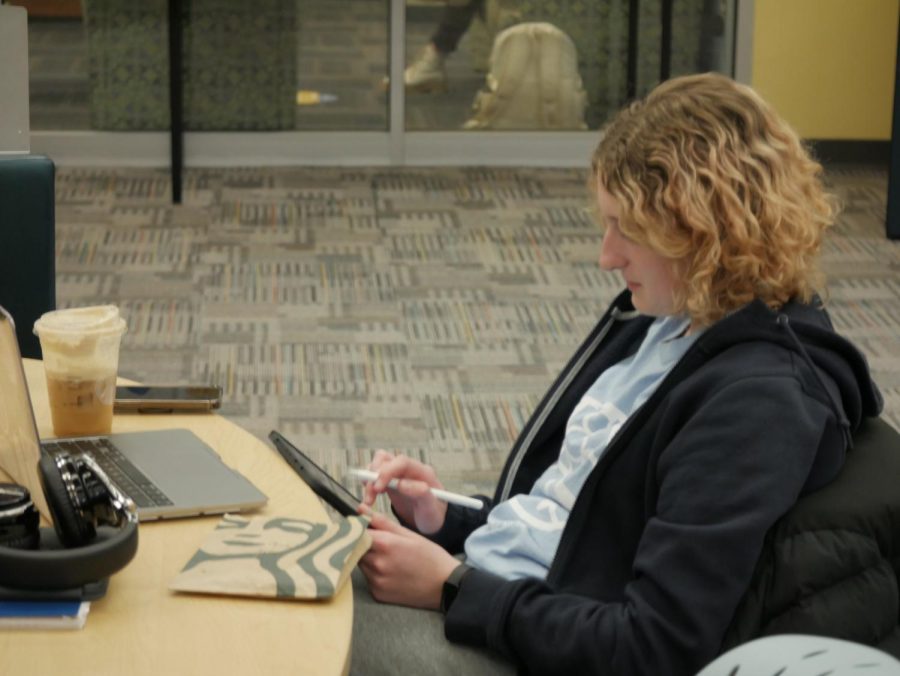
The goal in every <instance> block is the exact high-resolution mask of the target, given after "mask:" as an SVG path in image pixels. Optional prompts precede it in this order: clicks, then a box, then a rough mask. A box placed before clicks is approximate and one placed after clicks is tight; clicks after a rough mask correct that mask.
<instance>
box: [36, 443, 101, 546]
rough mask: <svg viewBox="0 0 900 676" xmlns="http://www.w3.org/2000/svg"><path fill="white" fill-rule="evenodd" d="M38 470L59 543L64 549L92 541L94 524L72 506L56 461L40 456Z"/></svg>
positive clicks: (94, 531) (94, 530)
mask: <svg viewBox="0 0 900 676" xmlns="http://www.w3.org/2000/svg"><path fill="white" fill-rule="evenodd" d="M38 468H39V471H40V478H41V487H42V488H43V489H44V497H45V498H47V504H48V506H49V507H50V513H51V515H52V516H53V527H54V528H55V529H56V534H57V535H58V536H59V540H60V542H62V543H63V545H65V546H66V547H80V546H81V545H84V544H86V543H87V542H89V541H90V540H92V539H93V538H94V536H95V535H96V529H95V528H94V524H92V523H90V522H89V521H87V520H86V519H85V518H84V517H82V516H81V514H80V513H79V512H78V508H77V507H76V506H75V505H73V504H72V500H71V498H70V497H69V491H68V490H66V485H65V482H64V481H63V478H62V475H61V474H60V470H59V467H58V466H57V465H56V460H55V459H54V458H52V457H50V456H47V455H44V456H41V459H40V461H39V463H38Z"/></svg>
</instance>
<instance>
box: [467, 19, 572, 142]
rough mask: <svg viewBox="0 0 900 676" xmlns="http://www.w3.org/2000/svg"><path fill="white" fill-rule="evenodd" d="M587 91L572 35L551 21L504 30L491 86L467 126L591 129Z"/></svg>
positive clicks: (493, 59)
mask: <svg viewBox="0 0 900 676" xmlns="http://www.w3.org/2000/svg"><path fill="white" fill-rule="evenodd" d="M586 106H587V94H586V93H585V91H584V87H583V85H582V82H581V75H580V74H579V73H578V54H577V52H576V50H575V44H574V43H573V42H572V39H571V38H570V37H569V36H568V35H566V34H565V33H563V32H562V31H561V30H560V29H559V28H557V27H556V26H554V25H552V24H549V23H520V24H518V25H515V26H512V27H510V28H507V29H506V30H504V31H502V32H501V33H499V34H498V35H497V37H496V39H495V40H494V46H493V49H492V50H491V62H490V71H488V74H487V78H486V87H485V89H483V90H482V91H480V92H478V94H477V95H476V96H475V101H474V103H473V105H472V108H473V113H472V117H471V118H470V119H469V120H468V121H467V122H466V123H465V125H464V126H463V128H464V129H472V130H477V129H587V125H586V124H585V122H584V111H585V107H586Z"/></svg>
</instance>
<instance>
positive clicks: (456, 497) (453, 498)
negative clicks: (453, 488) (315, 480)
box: [347, 469, 484, 509]
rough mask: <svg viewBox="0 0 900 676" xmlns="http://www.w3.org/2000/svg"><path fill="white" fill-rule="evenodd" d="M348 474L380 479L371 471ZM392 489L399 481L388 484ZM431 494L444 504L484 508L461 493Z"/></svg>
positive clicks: (432, 492)
mask: <svg viewBox="0 0 900 676" xmlns="http://www.w3.org/2000/svg"><path fill="white" fill-rule="evenodd" d="M347 474H349V475H351V476H355V477H356V478H357V479H362V480H363V481H375V479H377V478H378V472H373V471H372V470H370V469H348V470H347ZM388 486H390V487H391V488H397V480H396V479H391V483H389V484H388ZM428 490H430V491H431V494H432V495H433V496H434V497H436V498H438V499H440V500H443V501H444V502H452V503H453V504H454V505H461V506H462V507H470V508H472V509H481V508H482V507H484V503H483V502H482V501H481V500H479V499H477V498H470V497H469V496H468V495H460V494H459V493H451V492H450V491H442V490H441V489H440V488H429V489H428Z"/></svg>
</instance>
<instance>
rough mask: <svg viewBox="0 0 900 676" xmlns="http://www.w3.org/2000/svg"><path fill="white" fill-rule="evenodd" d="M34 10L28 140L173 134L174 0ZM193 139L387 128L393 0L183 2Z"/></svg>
mask: <svg viewBox="0 0 900 676" xmlns="http://www.w3.org/2000/svg"><path fill="white" fill-rule="evenodd" d="M15 4H20V5H25V6H26V7H27V8H28V10H29V36H28V37H29V72H30V77H29V86H30V101H31V126H32V129H33V130H95V131H164V130H167V129H168V128H169V43H168V36H169V23H168V22H169V18H168V3H167V0H141V1H140V2H130V1H129V2H123V1H122V0H80V1H79V0H71V1H70V2H68V3H54V4H67V5H68V10H67V11H66V12H63V13H60V12H48V11H46V10H45V9H44V8H43V6H44V5H46V4H47V3H35V2H31V3H30V2H28V1H27V0H18V1H17V2H16V3H15ZM180 5H181V11H180V12H179V14H178V17H177V20H178V21H179V22H180V28H181V33H182V65H183V68H182V92H183V94H182V96H183V110H184V128H185V130H186V131H289V130H357V131H359V130H377V131H385V130H386V129H387V100H386V96H385V93H384V89H383V81H384V78H385V74H386V73H387V61H388V57H387V55H388V31H387V25H388V8H389V3H388V2H387V0H341V2H333V1H332V0H266V2H259V3H255V2H245V1H244V0H182V2H181V3H180Z"/></svg>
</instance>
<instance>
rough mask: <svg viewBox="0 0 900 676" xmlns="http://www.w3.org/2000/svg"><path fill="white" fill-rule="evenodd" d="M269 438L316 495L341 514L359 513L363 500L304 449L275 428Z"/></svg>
mask: <svg viewBox="0 0 900 676" xmlns="http://www.w3.org/2000/svg"><path fill="white" fill-rule="evenodd" d="M269 439H271V440H272V443H273V444H274V445H275V450H277V451H278V452H279V453H280V454H281V457H282V458H284V459H285V460H287V463H288V464H289V465H290V466H291V469H293V470H294V471H295V472H296V473H297V474H299V475H300V478H301V479H303V480H304V481H305V482H306V483H307V485H308V486H309V487H310V488H312V490H313V492H314V493H315V494H316V495H318V496H319V497H320V498H322V499H323V500H324V501H325V502H327V503H328V504H329V505H331V506H332V507H334V508H335V509H336V510H337V511H338V513H339V514H341V515H342V516H351V515H353V514H358V513H359V512H358V511H357V509H356V508H357V506H358V505H359V503H360V502H362V500H360V499H359V498H358V497H356V496H355V495H353V493H351V492H350V491H348V490H347V489H346V488H345V487H344V486H343V485H342V484H341V483H339V482H338V481H337V480H336V479H334V478H333V477H331V476H330V475H329V474H328V473H327V472H326V471H325V470H324V469H322V468H321V467H319V466H318V465H317V464H316V463H314V462H313V461H312V460H310V459H309V457H308V456H307V455H306V454H305V453H304V452H303V451H301V450H300V449H299V448H297V447H296V446H294V444H292V443H291V442H290V441H288V440H287V439H285V438H284V436H283V435H281V434H280V433H279V432H277V431H275V430H272V431H271V432H269Z"/></svg>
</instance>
